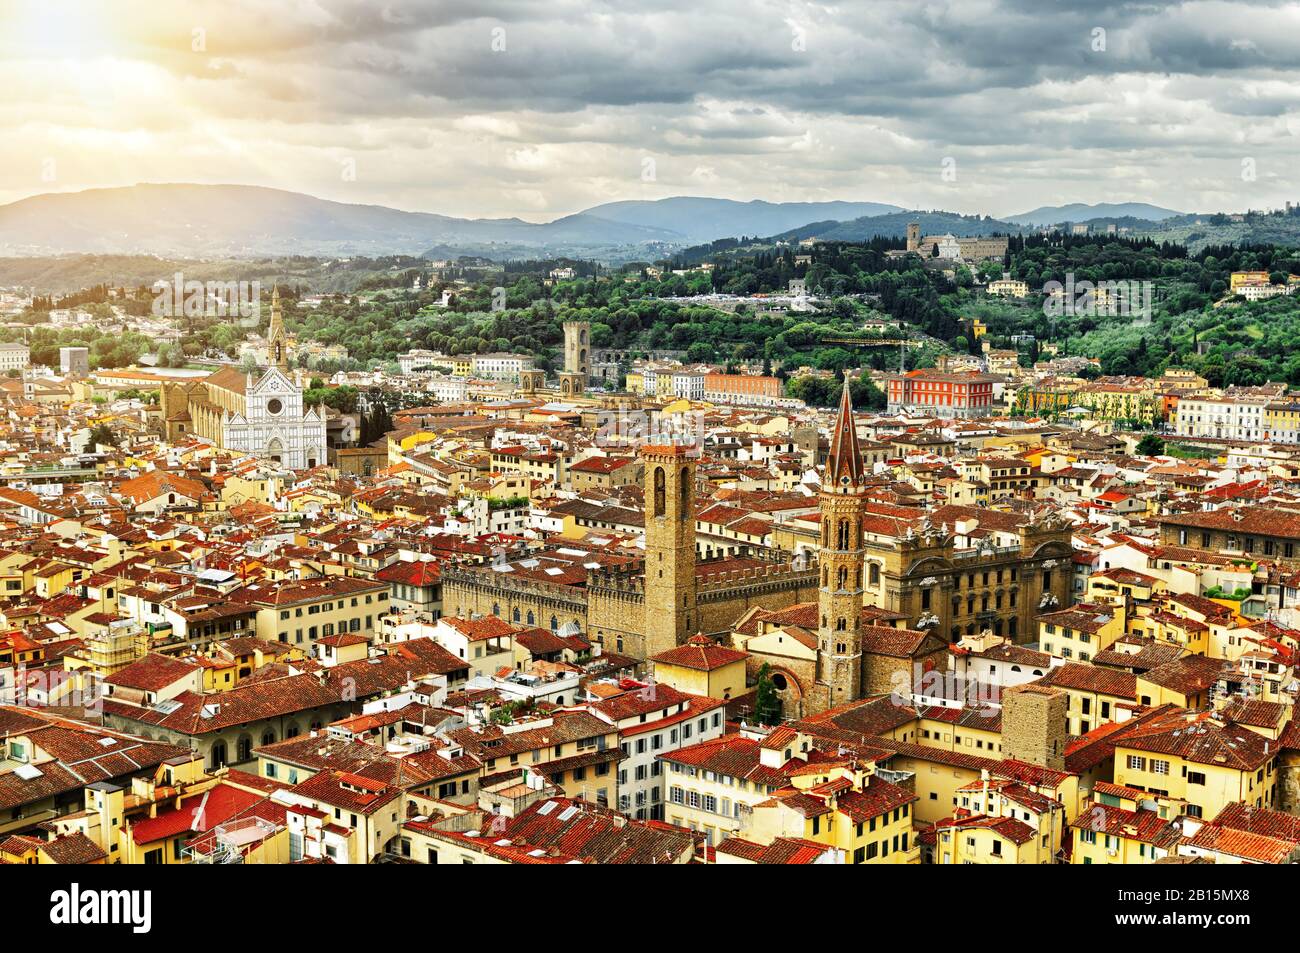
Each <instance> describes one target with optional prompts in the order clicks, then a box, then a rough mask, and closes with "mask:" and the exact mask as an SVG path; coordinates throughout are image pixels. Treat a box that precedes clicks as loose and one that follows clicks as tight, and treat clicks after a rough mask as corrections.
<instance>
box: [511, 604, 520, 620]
mask: <svg viewBox="0 0 1300 953" xmlns="http://www.w3.org/2000/svg"><path fill="white" fill-rule="evenodd" d="M511 617H512V618H513V619H514V621H516V622H518V621H519V607H518V606H515V611H514V612H512V613H511Z"/></svg>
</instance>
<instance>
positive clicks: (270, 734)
mask: <svg viewBox="0 0 1300 953" xmlns="http://www.w3.org/2000/svg"><path fill="white" fill-rule="evenodd" d="M273 744H275V732H274V731H272V730H271V729H270V728H268V729H266V731H264V732H262V746H263V747H265V746H266V745H273Z"/></svg>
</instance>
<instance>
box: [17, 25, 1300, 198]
mask: <svg viewBox="0 0 1300 953" xmlns="http://www.w3.org/2000/svg"><path fill="white" fill-rule="evenodd" d="M0 88H3V89H4V91H5V94H4V95H3V96H0V141H2V142H3V143H4V146H3V151H2V152H0V202H7V201H12V200H15V199H18V198H22V197H24V196H27V195H32V194H35V193H39V192H48V191H69V190H79V189H85V188H93V187H99V186H115V185H129V184H133V183H136V182H238V183H244V184H255V185H268V186H276V187H281V188H287V189H293V190H296V191H302V192H309V193H312V194H315V195H319V196H322V197H326V198H332V199H337V200H340V201H350V202H366V203H379V204H385V205H392V206H395V207H399V208H405V209H412V210H420V211H432V212H442V213H446V214H450V215H463V216H471V217H486V216H511V215H517V216H520V217H522V218H526V219H529V220H533V221H540V220H547V219H550V218H553V217H555V216H558V215H562V214H567V213H570V212H574V211H578V210H580V209H582V208H585V207H588V206H591V205H594V204H598V203H600V202H604V201H610V200H615V199H633V198H661V197H665V196H669V195H713V196H721V197H727V198H735V199H752V198H762V199H768V200H772V201H780V200H821V199H856V200H867V201H881V202H892V203H895V204H898V205H903V206H907V207H919V208H945V209H952V210H957V211H963V212H985V213H989V214H994V215H998V214H1012V213H1016V212H1022V211H1026V210H1028V209H1031V208H1034V207H1036V206H1039V205H1046V204H1061V203H1065V202H1073V201H1085V202H1098V201H1150V202H1154V203H1156V204H1159V205H1165V206H1168V207H1172V208H1177V209H1185V210H1198V211H1199V210H1216V209H1227V210H1237V209H1244V208H1247V207H1273V206H1277V205H1281V204H1283V203H1284V202H1285V201H1286V200H1288V199H1291V200H1300V145H1298V140H1297V136H1300V4H1297V3H1270V2H1263V0H1236V2H1221V0H1209V2H1163V0H1146V2H1141V3H1112V2H1104V0H1093V2H1089V0H1076V2H1070V3H1067V2H1061V0H844V2H839V3H824V4H823V3H806V2H802V0H649V2H647V0H457V2H450V0H429V2H419V0H411V2H393V3H383V2H379V0H219V2H206V0H139V2H137V0H0Z"/></svg>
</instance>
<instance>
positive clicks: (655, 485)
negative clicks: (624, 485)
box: [641, 444, 699, 657]
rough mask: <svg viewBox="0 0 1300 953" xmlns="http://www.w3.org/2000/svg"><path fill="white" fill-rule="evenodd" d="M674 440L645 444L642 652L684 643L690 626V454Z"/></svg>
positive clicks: (694, 619)
mask: <svg viewBox="0 0 1300 953" xmlns="http://www.w3.org/2000/svg"><path fill="white" fill-rule="evenodd" d="M692 449H693V448H691V447H689V446H684V445H680V444H646V445H645V446H644V447H642V448H641V457H642V459H643V460H644V461H645V652H646V656H647V657H649V656H651V655H655V654H657V653H659V652H664V651H667V650H668V649H672V648H676V647H677V646H679V645H683V644H685V642H686V640H687V639H689V638H690V637H691V636H692V635H694V634H695V632H696V627H697V626H698V625H699V613H698V612H697V611H696V607H695V596H696V584H695V460H694V458H693V457H692V456H691V453H692Z"/></svg>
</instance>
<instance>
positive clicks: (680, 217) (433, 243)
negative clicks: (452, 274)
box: [0, 184, 901, 258]
mask: <svg viewBox="0 0 1300 953" xmlns="http://www.w3.org/2000/svg"><path fill="white" fill-rule="evenodd" d="M889 211H901V210H900V209H899V207H898V206H896V205H884V204H880V203H876V202H782V203H774V202H759V201H755V202H734V201H730V200H727V199H709V198H671V199H661V200H659V201H653V202H652V201H635V202H613V203H610V204H608V205H599V206H596V207H595V208H593V209H587V210H586V211H583V212H579V213H577V214H575V215H566V216H564V217H562V218H558V219H555V220H554V221H551V222H545V223H533V222H525V221H522V220H520V219H517V218H507V219H465V218H453V217H450V216H447V215H436V214H431V213H428V212H404V211H400V210H398V209H392V208H386V207H384V206H381V205H349V204H345V203H342V202H331V201H327V200H325V199H319V198H315V197H314V196H310V195H303V194H300V193H297V192H287V191H283V190H280V189H268V188H261V187H258V186H246V185H183V184H177V185H135V186H129V187H124V188H114V189H90V190H88V191H84V192H59V193H49V194H45V195H36V196H32V197H31V198H27V199H22V200H20V201H17V202H13V203H10V204H8V205H4V206H0V255H47V254H61V253H65V252H90V253H99V254H136V253H143V254H157V255H166V256H196V257H204V256H253V255H281V254H302V255H326V256H329V255H371V256H374V255H389V254H421V253H424V252H426V251H430V250H431V249H438V250H440V251H441V250H446V249H452V250H457V249H458V250H461V251H463V252H464V253H469V254H492V256H493V257H500V258H504V257H515V256H518V255H534V256H535V255H541V254H549V255H557V254H571V255H581V254H584V253H586V254H593V253H597V252H608V251H610V250H611V249H617V248H620V247H622V248H626V249H628V250H629V251H636V252H638V253H640V254H643V255H646V256H649V255H652V254H654V253H655V252H656V250H657V249H656V246H686V245H690V244H694V243H698V242H703V241H712V240H713V239H716V238H729V237H740V236H742V235H751V236H753V235H771V234H773V233H776V232H781V231H784V230H786V229H789V228H793V227H794V226H796V225H801V224H803V223H805V222H809V221H813V220H815V219H840V218H855V217H857V216H861V215H873V214H879V213H881V212H889Z"/></svg>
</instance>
